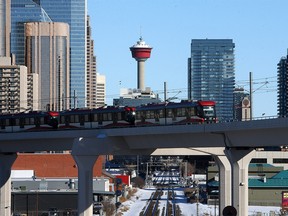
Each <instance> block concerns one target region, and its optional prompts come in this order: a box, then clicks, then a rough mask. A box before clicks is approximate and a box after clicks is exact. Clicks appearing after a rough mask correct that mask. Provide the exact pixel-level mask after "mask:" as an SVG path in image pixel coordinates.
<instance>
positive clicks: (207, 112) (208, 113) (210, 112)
mask: <svg viewBox="0 0 288 216" xmlns="http://www.w3.org/2000/svg"><path fill="white" fill-rule="evenodd" d="M203 113H204V116H205V117H215V109H214V106H203Z"/></svg>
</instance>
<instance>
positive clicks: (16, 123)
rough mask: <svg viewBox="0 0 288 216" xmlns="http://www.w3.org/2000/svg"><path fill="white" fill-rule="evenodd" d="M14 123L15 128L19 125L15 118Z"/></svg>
mask: <svg viewBox="0 0 288 216" xmlns="http://www.w3.org/2000/svg"><path fill="white" fill-rule="evenodd" d="M14 123H15V124H14V125H15V126H19V125H20V124H19V119H18V118H16V119H15V121H14Z"/></svg>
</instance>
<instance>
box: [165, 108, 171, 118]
mask: <svg viewBox="0 0 288 216" xmlns="http://www.w3.org/2000/svg"><path fill="white" fill-rule="evenodd" d="M166 112H167V117H169V118H171V117H172V109H167V110H166Z"/></svg>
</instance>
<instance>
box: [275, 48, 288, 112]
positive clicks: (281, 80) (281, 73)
mask: <svg viewBox="0 0 288 216" xmlns="http://www.w3.org/2000/svg"><path fill="white" fill-rule="evenodd" d="M287 59H288V54H287V56H285V57H282V58H281V59H280V61H279V63H278V64H277V71H278V74H277V76H278V80H277V83H278V88H277V89H278V98H277V99H278V115H279V116H280V117H286V116H287V114H288V87H287V81H288V60H287Z"/></svg>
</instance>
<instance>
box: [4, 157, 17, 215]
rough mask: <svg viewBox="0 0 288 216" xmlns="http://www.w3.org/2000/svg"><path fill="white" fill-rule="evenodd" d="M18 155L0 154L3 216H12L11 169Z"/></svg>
mask: <svg viewBox="0 0 288 216" xmlns="http://www.w3.org/2000/svg"><path fill="white" fill-rule="evenodd" d="M16 158H17V154H16V153H11V154H0V212H1V216H11V208H12V206H11V178H10V175H11V167H12V165H13V163H14V161H15V160H16Z"/></svg>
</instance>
